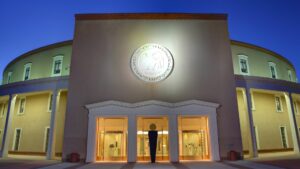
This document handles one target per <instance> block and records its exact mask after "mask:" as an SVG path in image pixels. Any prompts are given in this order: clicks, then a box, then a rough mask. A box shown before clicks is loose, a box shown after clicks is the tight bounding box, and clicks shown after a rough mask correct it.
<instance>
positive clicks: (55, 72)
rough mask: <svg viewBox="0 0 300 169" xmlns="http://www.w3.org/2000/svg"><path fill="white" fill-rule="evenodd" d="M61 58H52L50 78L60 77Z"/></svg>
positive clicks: (60, 56)
mask: <svg viewBox="0 0 300 169" xmlns="http://www.w3.org/2000/svg"><path fill="white" fill-rule="evenodd" d="M62 63H63V56H62V55H58V56H55V57H53V66H52V76H60V75H61V72H62Z"/></svg>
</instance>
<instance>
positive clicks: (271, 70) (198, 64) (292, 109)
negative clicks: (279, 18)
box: [0, 14, 300, 162]
mask: <svg viewBox="0 0 300 169" xmlns="http://www.w3.org/2000/svg"><path fill="white" fill-rule="evenodd" d="M299 123H300V85H299V84H298V83H297V78H296V70H295V68H294V66H293V65H292V64H291V63H290V62H289V61H288V60H287V59H285V58H284V57H283V56H281V55H279V54H277V53H275V52H272V51H270V50H268V49H265V48H262V47H259V46H255V45H252V44H248V43H244V42H239V41H234V40H230V38H229V34H228V28H227V16H226V15H223V14H209V15H207V14H80V15H76V24H75V34H74V39H73V40H72V41H65V42H59V43H56V44H52V45H49V46H45V47H41V48H38V49H35V50H32V51H30V52H28V53H25V54H23V55H21V56H19V57H17V58H16V59H15V60H13V61H12V62H10V63H9V64H8V65H7V66H6V68H5V70H4V72H3V82H2V85H1V86H0V143H1V144H0V145H1V149H0V150H1V156H2V157H6V156H18V155H28V156H29V155H38V156H45V158H47V159H62V160H67V159H68V157H69V155H70V154H71V153H78V154H79V155H80V158H81V159H82V160H84V161H86V162H96V161H128V162H136V161H149V160H150V157H149V156H150V153H149V139H148V131H149V130H151V129H150V126H153V125H154V126H155V130H157V131H158V141H157V154H156V158H157V160H159V161H172V162H177V161H183V160H200V161H201V160H204V161H207V160H209V161H218V160H222V159H226V158H227V154H228V152H230V151H236V152H238V153H240V155H241V156H242V157H257V156H260V155H263V154H265V153H282V152H291V153H299V131H300V126H299V125H300V124H299Z"/></svg>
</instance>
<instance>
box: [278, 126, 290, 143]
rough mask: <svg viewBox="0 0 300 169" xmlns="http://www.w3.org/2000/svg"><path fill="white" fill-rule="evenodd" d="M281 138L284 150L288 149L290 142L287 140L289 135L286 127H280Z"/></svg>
mask: <svg viewBox="0 0 300 169" xmlns="http://www.w3.org/2000/svg"><path fill="white" fill-rule="evenodd" d="M280 136H281V143H282V147H283V148H288V147H289V146H288V140H287V133H286V127H285V126H281V127H280Z"/></svg>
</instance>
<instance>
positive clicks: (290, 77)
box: [288, 70, 293, 81]
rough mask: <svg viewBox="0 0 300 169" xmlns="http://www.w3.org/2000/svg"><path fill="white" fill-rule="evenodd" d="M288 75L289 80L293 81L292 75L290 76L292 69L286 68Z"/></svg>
mask: <svg viewBox="0 0 300 169" xmlns="http://www.w3.org/2000/svg"><path fill="white" fill-rule="evenodd" d="M288 76H289V80H290V81H293V76H292V71H291V70H288Z"/></svg>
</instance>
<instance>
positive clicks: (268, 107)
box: [237, 91, 293, 150]
mask: <svg viewBox="0 0 300 169" xmlns="http://www.w3.org/2000/svg"><path fill="white" fill-rule="evenodd" d="M276 95H277V94H276ZM252 97H253V100H254V106H255V109H254V110H252V113H253V120H254V126H255V127H256V128H257V135H258V140H259V141H258V144H259V150H272V149H282V148H283V147H282V142H281V136H280V129H279V127H280V126H286V130H287V136H288V145H289V148H293V142H292V135H291V128H290V121H289V116H288V112H287V105H286V101H285V98H284V97H283V95H282V96H281V101H282V107H283V111H282V112H277V111H276V107H275V93H274V94H272V93H263V92H258V91H253V92H252ZM237 99H238V106H239V114H240V122H241V131H242V138H243V150H248V149H249V144H248V137H249V130H248V129H247V123H246V121H244V119H245V115H246V114H245V113H246V112H247V109H246V104H245V103H244V101H243V95H242V92H241V91H238V92H237Z"/></svg>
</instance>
